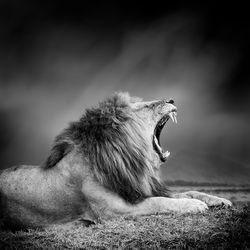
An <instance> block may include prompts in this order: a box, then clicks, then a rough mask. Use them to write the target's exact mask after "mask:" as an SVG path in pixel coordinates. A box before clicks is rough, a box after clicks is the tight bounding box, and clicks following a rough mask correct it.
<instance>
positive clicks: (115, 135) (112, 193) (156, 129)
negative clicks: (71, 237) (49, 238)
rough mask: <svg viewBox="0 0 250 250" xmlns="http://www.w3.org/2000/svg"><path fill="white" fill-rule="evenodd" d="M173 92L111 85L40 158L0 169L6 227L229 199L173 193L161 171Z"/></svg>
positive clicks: (196, 207) (192, 207) (180, 208)
mask: <svg viewBox="0 0 250 250" xmlns="http://www.w3.org/2000/svg"><path fill="white" fill-rule="evenodd" d="M176 117H177V108H176V106H175V105H174V101H173V100H172V99H170V100H168V99H163V100H156V101H148V102H146V101H143V100H142V99H140V98H137V97H131V96H130V95H129V94H128V93H116V94H114V95H113V96H111V97H110V98H107V99H106V100H105V101H103V102H101V103H99V105H98V106H97V107H94V108H91V109H87V110H86V111H85V113H84V115H83V116H82V117H81V118H80V120H79V121H76V122H72V123H70V124H69V126H68V127H67V128H66V129H65V130H64V131H63V132H62V133H61V134H59V135H58V136H57V137H56V139H55V141H54V144H53V147H52V149H51V151H50V154H49V156H48V158H47V159H46V161H44V163H43V164H41V165H40V166H27V165H20V166H14V167H12V168H9V169H6V170H4V171H2V173H1V175H0V193H1V221H2V223H3V224H4V225H5V226H7V227H9V228H15V229H17V228H18V229H19V228H39V227H40V228H43V227H48V226H51V225H55V224H62V223H68V222H75V221H77V222H79V221H80V222H82V223H83V224H85V223H87V224H88V223H97V222H100V221H102V220H109V219H111V218H116V217H117V216H137V215H152V214H162V213H171V212H175V213H180V214H183V213H197V212H204V211H205V210H206V209H208V206H215V205H225V206H231V205H232V204H231V202H230V201H228V200H226V199H224V198H219V197H216V196H212V195H208V194H205V193H201V192H197V191H189V192H185V193H180V194H174V193H171V192H170V191H169V190H168V188H167V187H166V186H165V185H164V184H163V182H162V181H161V179H160V166H161V165H162V163H164V162H165V161H166V160H167V159H168V158H169V155H170V152H168V151H165V152H164V151H163V149H162V147H161V144H160V135H161V131H162V129H163V127H164V125H165V124H166V122H167V121H168V120H169V119H171V120H172V121H173V122H175V123H177V118H176Z"/></svg>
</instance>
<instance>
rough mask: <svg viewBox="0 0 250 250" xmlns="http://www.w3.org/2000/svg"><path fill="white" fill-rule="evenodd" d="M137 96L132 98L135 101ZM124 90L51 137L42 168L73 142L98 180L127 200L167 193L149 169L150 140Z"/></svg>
mask: <svg viewBox="0 0 250 250" xmlns="http://www.w3.org/2000/svg"><path fill="white" fill-rule="evenodd" d="M135 100H138V99H132V101H135ZM130 102H131V97H130V96H129V95H128V94H116V95H114V96H113V97H112V98H109V99H107V100H106V101H104V102H102V103H100V105H99V107H97V108H93V109H88V110H86V113H85V114H84V115H83V117H82V118H81V119H80V121H77V122H74V123H71V124H70V126H69V127H68V128H67V129H66V130H65V131H63V133H62V134H60V135H59V136H58V137H57V138H56V141H55V144H54V146H53V148H52V151H51V154H50V156H49V157H48V159H47V161H46V163H45V165H44V168H52V167H53V166H55V165H56V164H57V163H58V162H59V161H60V159H62V158H63V157H64V156H65V155H66V154H67V153H69V152H70V151H71V150H72V149H73V148H74V146H73V145H75V146H76V147H80V151H81V152H82V154H83V157H84V158H85V159H87V161H88V162H89V164H90V166H91V169H92V171H93V173H94V175H95V177H96V179H97V180H98V182H99V183H101V184H102V185H104V186H105V187H106V188H108V189H110V190H111V191H113V192H115V193H118V194H119V195H120V196H121V197H122V198H124V199H125V200H126V201H129V202H131V203H135V202H139V201H140V200H142V199H144V198H146V197H149V196H152V195H154V196H169V194H168V190H167V189H166V188H165V187H164V186H163V185H161V183H160V180H159V177H158V176H157V175H156V173H155V170H154V169H153V166H154V162H153V159H152V158H151V155H152V154H155V153H154V152H151V151H152V150H153V149H152V146H151V143H152V142H151V140H149V138H145V136H144V134H143V133H144V131H145V129H146V128H145V123H144V122H143V121H142V120H141V118H140V117H139V116H137V115H136V113H135V112H133V111H132V109H131V107H130Z"/></svg>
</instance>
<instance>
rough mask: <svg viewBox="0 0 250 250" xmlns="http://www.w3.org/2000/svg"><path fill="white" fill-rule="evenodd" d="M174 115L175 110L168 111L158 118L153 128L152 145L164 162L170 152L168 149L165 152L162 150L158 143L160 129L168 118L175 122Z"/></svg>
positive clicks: (175, 114)
mask: <svg viewBox="0 0 250 250" xmlns="http://www.w3.org/2000/svg"><path fill="white" fill-rule="evenodd" d="M176 116H177V113H176V110H174V111H171V112H170V113H168V114H166V115H164V116H163V117H162V118H161V119H160V120H159V122H158V123H157V125H156V127H155V130H154V136H153V147H154V150H155V151H156V152H157V153H158V155H159V157H160V159H161V161H162V162H165V161H166V160H167V158H168V157H169V155H170V152H169V151H168V150H167V151H166V152H163V150H162V148H161V144H160V135H161V131H162V129H163V127H164V125H165V124H166V122H167V121H168V120H169V118H171V120H172V121H173V123H177V118H176Z"/></svg>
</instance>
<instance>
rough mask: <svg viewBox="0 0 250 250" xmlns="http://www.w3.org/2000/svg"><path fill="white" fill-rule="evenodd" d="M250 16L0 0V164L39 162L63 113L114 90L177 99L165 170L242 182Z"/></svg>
mask: <svg viewBox="0 0 250 250" xmlns="http://www.w3.org/2000/svg"><path fill="white" fill-rule="evenodd" d="M82 2H83V1H82ZM117 2H118V1H117ZM249 18H250V15H249V8H248V7H247V5H243V4H241V3H240V2H238V1H237V5H236V4H229V3H228V2H227V3H226V4H223V3H220V4H218V2H217V3H216V2H211V1H209V2H207V3H202V4H192V3H190V2H189V4H179V5H177V4H173V3H170V2H169V3H168V2H165V3H164V4H163V3H160V2H157V1H152V2H145V1H144V2H137V4H134V3H130V2H126V3H122V2H120V3H119V4H118V3H112V2H105V3H101V4H100V3H99V2H94V1H91V4H90V3H88V4H86V3H85V4H81V5H80V4H79V3H78V2H74V1H67V2H63V1H53V2H52V1H50V2H46V1H42V2H39V1H10V0H8V1H0V140H1V143H0V164H1V168H6V167H8V166H10V165H13V164H24V163H25V164H40V163H41V162H43V161H44V159H45V158H46V156H47V154H48V152H49V148H50V146H51V144H52V142H53V139H54V137H55V136H56V135H57V134H58V133H59V132H60V131H61V130H62V129H63V128H65V126H66V125H67V123H68V122H69V121H72V120H76V119H78V118H79V117H80V115H81V114H82V113H83V112H84V109H85V108H87V107H91V106H93V105H95V104H97V103H98V101H100V100H102V99H103V98H104V97H106V96H108V95H110V94H112V93H113V92H115V91H119V90H122V91H128V92H130V93H131V95H135V96H139V97H142V98H144V99H145V100H154V99H160V98H165V97H167V98H168V97H172V98H174V100H175V102H176V105H177V107H178V121H179V123H178V125H177V126H176V125H174V124H171V123H168V124H167V125H166V128H165V129H164V131H163V133H162V144H163V145H164V146H163V148H165V149H168V150H170V152H171V158H170V160H169V161H168V163H167V164H165V166H164V170H163V177H164V178H165V179H168V180H177V179H184V180H190V181H208V182H223V183H236V184H245V183H248V184H249V182H250V140H249V138H250V131H249V122H250V85H249V80H250V76H249V65H250V63H249V57H250V20H249Z"/></svg>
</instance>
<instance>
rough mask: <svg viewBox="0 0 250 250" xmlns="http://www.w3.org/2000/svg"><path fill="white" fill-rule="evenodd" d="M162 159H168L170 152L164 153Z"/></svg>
mask: <svg viewBox="0 0 250 250" xmlns="http://www.w3.org/2000/svg"><path fill="white" fill-rule="evenodd" d="M162 156H163V158H165V159H166V158H168V157H169V156H170V152H169V151H166V152H165V153H163V154H162Z"/></svg>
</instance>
